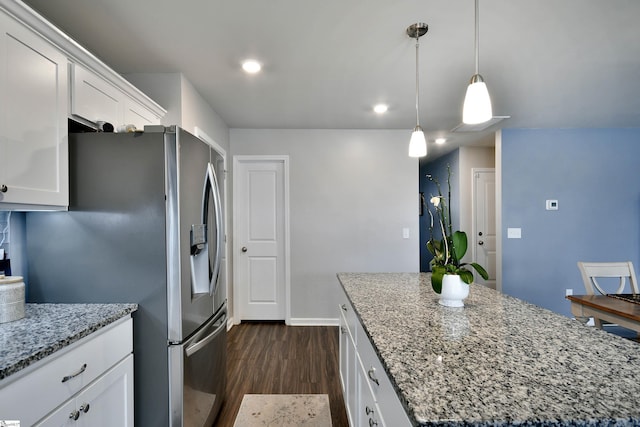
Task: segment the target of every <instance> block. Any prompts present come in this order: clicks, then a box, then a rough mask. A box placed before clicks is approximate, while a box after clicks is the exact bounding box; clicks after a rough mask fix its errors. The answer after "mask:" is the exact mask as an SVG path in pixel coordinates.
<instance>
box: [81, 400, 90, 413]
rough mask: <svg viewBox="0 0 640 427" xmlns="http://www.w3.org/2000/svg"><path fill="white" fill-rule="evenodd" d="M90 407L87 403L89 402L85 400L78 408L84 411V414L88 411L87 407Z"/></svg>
mask: <svg viewBox="0 0 640 427" xmlns="http://www.w3.org/2000/svg"><path fill="white" fill-rule="evenodd" d="M90 408H91V405H89V404H88V403H86V402H85V403H83V404H82V406H80V410H81V411H82V412H84V413H85V414H86V413H87V412H89V409H90Z"/></svg>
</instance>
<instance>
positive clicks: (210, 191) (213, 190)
mask: <svg viewBox="0 0 640 427" xmlns="http://www.w3.org/2000/svg"><path fill="white" fill-rule="evenodd" d="M210 195H212V196H213V209H214V210H215V212H214V219H215V227H216V241H215V258H214V260H213V267H212V268H210V270H209V295H212V296H213V292H214V291H215V287H216V283H217V282H218V276H219V275H220V264H221V258H222V244H223V239H224V230H223V229H222V200H220V191H219V189H218V180H217V179H216V174H215V172H214V169H213V164H212V163H210V162H209V163H208V164H207V178H206V182H205V186H204V192H203V195H202V205H203V209H202V222H203V223H204V224H207V223H208V218H207V217H208V216H209V213H208V206H209V197H210ZM209 226H210V225H209Z"/></svg>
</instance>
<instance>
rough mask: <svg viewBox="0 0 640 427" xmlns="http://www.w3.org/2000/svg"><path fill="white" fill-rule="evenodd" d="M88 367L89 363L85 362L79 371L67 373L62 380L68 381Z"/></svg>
mask: <svg viewBox="0 0 640 427" xmlns="http://www.w3.org/2000/svg"><path fill="white" fill-rule="evenodd" d="M86 369H87V364H86V363H85V364H84V365H82V366H81V367H80V369H79V370H78V372H76V373H74V374H71V375H67V376H66V377H63V378H62V382H63V383H66V382H67V381H69V380H70V379H73V378H75V377H77V376H78V375H80V374H81V373H83V372H84V371H85V370H86Z"/></svg>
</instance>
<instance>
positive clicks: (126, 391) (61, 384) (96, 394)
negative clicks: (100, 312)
mask: <svg viewBox="0 0 640 427" xmlns="http://www.w3.org/2000/svg"><path fill="white" fill-rule="evenodd" d="M0 416H1V417H3V418H2V419H10V420H20V422H21V425H25V426H31V425H38V426H119V427H120V426H126V427H129V426H133V319H132V318H131V317H129V318H126V319H121V320H119V321H117V322H115V323H113V324H111V325H109V326H105V327H104V328H102V329H99V330H98V331H96V332H94V333H92V334H91V335H89V336H86V337H84V338H82V339H81V340H80V341H78V342H75V343H73V344H71V345H69V346H68V347H66V348H64V349H61V350H58V351H57V352H55V353H53V354H52V355H50V356H48V357H45V358H44V359H42V360H40V361H38V362H36V363H34V364H33V365H32V366H29V367H27V368H25V369H24V370H23V371H21V372H17V373H15V374H13V375H11V376H9V377H7V378H5V379H3V380H0Z"/></svg>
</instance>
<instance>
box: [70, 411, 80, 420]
mask: <svg viewBox="0 0 640 427" xmlns="http://www.w3.org/2000/svg"><path fill="white" fill-rule="evenodd" d="M78 418H80V412H79V411H73V412H72V413H70V414H69V419H70V420H74V421H76V420H77V419H78Z"/></svg>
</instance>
